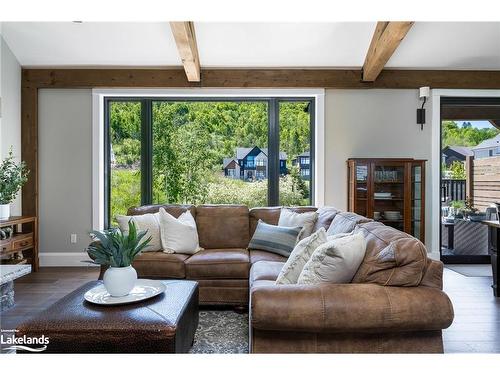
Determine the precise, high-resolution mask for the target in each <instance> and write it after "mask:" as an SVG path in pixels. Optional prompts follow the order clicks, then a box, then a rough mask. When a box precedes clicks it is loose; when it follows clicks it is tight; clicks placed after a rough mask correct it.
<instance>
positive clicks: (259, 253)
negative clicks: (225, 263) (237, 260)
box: [249, 249, 286, 264]
mask: <svg viewBox="0 0 500 375" xmlns="http://www.w3.org/2000/svg"><path fill="white" fill-rule="evenodd" d="M249 252H250V263H251V264H254V263H257V262H260V261H262V260H269V261H271V262H286V258H285V257H284V256H281V255H279V254H275V253H270V252H269V251H264V250H253V249H249Z"/></svg>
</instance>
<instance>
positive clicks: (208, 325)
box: [190, 310, 248, 354]
mask: <svg viewBox="0 0 500 375" xmlns="http://www.w3.org/2000/svg"><path fill="white" fill-rule="evenodd" d="M190 353H195V354H231V353H248V314H238V313H236V312H234V311H232V310H226V311H224V310H207V311H203V310H202V311H200V323H199V325H198V330H197V331H196V334H195V336H194V345H193V347H192V348H191V351H190Z"/></svg>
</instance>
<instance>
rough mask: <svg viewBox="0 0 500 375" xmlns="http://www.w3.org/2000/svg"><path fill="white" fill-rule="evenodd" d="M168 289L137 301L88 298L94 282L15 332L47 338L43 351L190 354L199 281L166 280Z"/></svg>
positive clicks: (63, 299)
mask: <svg viewBox="0 0 500 375" xmlns="http://www.w3.org/2000/svg"><path fill="white" fill-rule="evenodd" d="M162 282H164V283H165V285H166V290H165V292H164V293H162V294H160V295H159V296H156V297H153V298H151V299H149V300H145V301H142V302H139V303H134V304H129V305H120V306H99V305H94V304H92V303H89V302H87V301H85V300H84V297H83V296H84V294H85V292H86V291H88V290H89V289H91V288H93V287H94V286H96V285H99V284H100V283H102V281H91V282H89V283H87V284H85V285H83V286H82V287H80V288H78V289H76V290H75V291H73V292H71V293H70V294H68V295H67V296H65V297H63V298H62V299H60V300H59V301H58V302H56V303H55V304H53V305H52V306H50V307H49V308H48V309H47V310H45V311H43V312H42V313H40V314H39V315H37V316H35V317H34V318H32V319H31V320H29V321H27V322H25V323H23V324H21V325H20V326H19V327H18V328H17V329H18V332H16V336H18V337H22V336H23V335H26V336H28V337H39V336H41V335H45V337H48V339H49V344H48V345H47V349H46V350H45V351H44V353H186V352H188V350H189V349H190V348H191V346H192V344H193V340H194V334H195V331H196V328H197V327H198V283H197V282H195V281H189V280H164V281H162Z"/></svg>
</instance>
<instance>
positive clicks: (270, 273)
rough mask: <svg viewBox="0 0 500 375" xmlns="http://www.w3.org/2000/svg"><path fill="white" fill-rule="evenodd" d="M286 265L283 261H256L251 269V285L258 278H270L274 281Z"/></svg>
mask: <svg viewBox="0 0 500 375" xmlns="http://www.w3.org/2000/svg"><path fill="white" fill-rule="evenodd" d="M284 265H285V263H283V262H271V261H263V262H257V263H255V264H254V265H252V268H251V269H250V280H249V281H250V287H252V285H253V283H254V282H255V281H257V280H270V281H272V282H273V283H274V282H275V281H276V279H277V278H278V275H279V273H280V272H281V269H282V268H283V266H284Z"/></svg>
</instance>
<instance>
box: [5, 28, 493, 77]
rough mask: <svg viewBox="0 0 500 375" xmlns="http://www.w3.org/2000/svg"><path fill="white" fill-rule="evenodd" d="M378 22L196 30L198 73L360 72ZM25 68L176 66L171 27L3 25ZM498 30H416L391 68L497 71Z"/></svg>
mask: <svg viewBox="0 0 500 375" xmlns="http://www.w3.org/2000/svg"><path fill="white" fill-rule="evenodd" d="M375 24H376V23H375V22H333V23H206V22H201V23H199V22H197V23H195V29H196V37H197V40H198V49H199V54H200V60H201V64H202V66H203V67H306V68H307V67H325V68H350V67H352V68H359V67H361V66H362V65H363V62H364V58H365V55H366V51H367V49H368V46H369V44H370V40H371V37H372V34H373V31H374V29H375ZM2 35H3V38H4V39H5V41H6V42H7V44H8V45H9V47H10V48H11V50H12V52H13V53H14V55H16V57H17V58H18V60H19V62H20V63H21V65H23V66H33V67H36V66H155V67H156V66H160V67H166V66H179V65H180V64H181V62H180V58H179V55H178V53H177V49H176V46H175V42H174V40H173V37H172V34H171V31H170V26H169V24H168V22H156V23H155V22H148V23H130V22H128V23H122V22H120V23H116V22H105V23H97V22H84V23H81V24H77V23H72V22H12V23H10V22H4V23H2ZM499 41H500V23H477V22H476V23H463V22H461V23H458V22H455V23H445V22H436V23H432V22H416V23H415V25H414V26H413V27H412V29H410V31H409V33H408V35H407V36H406V38H405V39H404V40H403V41H402V43H401V45H400V46H399V48H398V49H397V50H396V52H395V53H394V55H393V56H392V58H391V59H390V60H389V62H388V63H387V67H391V68H416V69H418V68H421V69H500V42H499Z"/></svg>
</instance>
